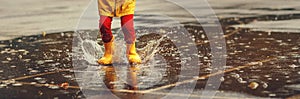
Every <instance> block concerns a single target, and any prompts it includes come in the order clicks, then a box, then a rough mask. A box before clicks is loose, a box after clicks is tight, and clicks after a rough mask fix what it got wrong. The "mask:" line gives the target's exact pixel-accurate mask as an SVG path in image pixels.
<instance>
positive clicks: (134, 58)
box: [126, 42, 142, 64]
mask: <svg viewBox="0 0 300 99" xmlns="http://www.w3.org/2000/svg"><path fill="white" fill-rule="evenodd" d="M126 47H127V48H126V54H127V58H128V61H129V63H135V64H140V63H142V60H141V57H140V56H139V54H138V53H137V52H136V48H135V43H134V42H133V43H132V44H126Z"/></svg>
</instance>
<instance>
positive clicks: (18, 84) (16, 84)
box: [12, 83, 23, 87]
mask: <svg viewBox="0 0 300 99" xmlns="http://www.w3.org/2000/svg"><path fill="white" fill-rule="evenodd" d="M22 85H23V84H21V83H14V84H12V86H15V87H20V86H22Z"/></svg>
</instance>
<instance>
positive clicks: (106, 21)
mask: <svg viewBox="0 0 300 99" xmlns="http://www.w3.org/2000/svg"><path fill="white" fill-rule="evenodd" d="M111 21H112V17H108V16H102V15H101V16H100V20H99V28H100V32H101V35H102V41H103V42H104V43H107V42H109V41H111V39H112V37H113V35H112V32H111Z"/></svg>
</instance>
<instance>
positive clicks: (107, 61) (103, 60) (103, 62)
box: [98, 58, 112, 65]
mask: <svg viewBox="0 0 300 99" xmlns="http://www.w3.org/2000/svg"><path fill="white" fill-rule="evenodd" d="M98 63H99V64H102V65H108V64H112V60H110V59H106V58H101V59H99V60H98Z"/></svg>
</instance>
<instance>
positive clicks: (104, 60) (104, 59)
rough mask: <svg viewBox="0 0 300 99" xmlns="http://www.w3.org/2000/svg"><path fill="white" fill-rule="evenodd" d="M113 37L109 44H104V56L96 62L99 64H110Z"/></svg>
mask: <svg viewBox="0 0 300 99" xmlns="http://www.w3.org/2000/svg"><path fill="white" fill-rule="evenodd" d="M113 41H114V37H113V38H112V39H111V41H110V42H107V43H104V49H105V51H104V55H103V57H102V58H100V59H99V60H98V63H99V64H102V65H108V64H112V57H113V51H114V44H113Z"/></svg>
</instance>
